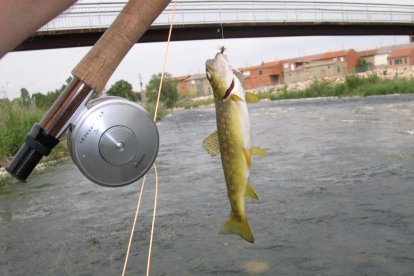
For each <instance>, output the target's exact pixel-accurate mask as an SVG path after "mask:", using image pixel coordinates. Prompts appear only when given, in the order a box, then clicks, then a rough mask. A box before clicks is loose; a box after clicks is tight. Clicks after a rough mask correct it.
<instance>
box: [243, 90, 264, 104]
mask: <svg viewBox="0 0 414 276" xmlns="http://www.w3.org/2000/svg"><path fill="white" fill-rule="evenodd" d="M244 97H245V98H246V102H247V103H257V102H258V101H259V100H260V97H259V96H258V95H256V94H253V93H250V92H245V94H244Z"/></svg>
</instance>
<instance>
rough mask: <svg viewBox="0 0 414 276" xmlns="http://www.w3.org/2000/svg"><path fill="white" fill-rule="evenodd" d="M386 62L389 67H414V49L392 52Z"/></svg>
mask: <svg viewBox="0 0 414 276" xmlns="http://www.w3.org/2000/svg"><path fill="white" fill-rule="evenodd" d="M387 60H388V66H390V67H401V66H411V65H414V48H405V49H398V50H394V51H392V52H391V53H390V55H389V56H388V59H387Z"/></svg>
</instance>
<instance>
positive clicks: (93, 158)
mask: <svg viewBox="0 0 414 276" xmlns="http://www.w3.org/2000/svg"><path fill="white" fill-rule="evenodd" d="M68 89H70V90H76V91H78V93H76V94H75V95H80V94H82V91H86V92H85V93H84V94H85V95H86V94H87V96H86V97H84V99H83V101H80V102H78V104H72V103H73V102H76V100H72V101H71V103H70V104H67V105H68V106H71V105H73V106H76V109H73V110H74V111H73V112H72V115H71V116H70V117H67V114H68V113H69V110H70V108H66V109H63V110H64V111H62V112H61V115H60V116H55V115H54V114H55V113H54V112H53V111H54V110H55V109H54V108H53V107H52V108H51V109H50V110H49V112H48V113H47V114H46V116H45V118H46V119H45V118H44V119H43V120H42V122H40V124H35V125H34V126H33V128H32V130H31V131H30V133H29V134H28V136H27V137H26V140H25V143H24V144H23V145H22V147H21V148H20V150H19V151H18V152H17V154H16V155H15V157H14V158H13V160H12V161H11V163H10V164H9V166H7V167H6V170H7V171H8V172H9V173H10V174H11V175H12V176H14V177H15V178H17V179H19V180H21V181H26V179H27V177H28V176H29V175H30V174H31V172H32V171H33V169H34V168H35V167H36V165H37V163H38V162H39V161H40V159H41V158H42V156H45V155H48V154H49V153H50V151H51V150H52V148H53V147H54V146H55V145H56V144H57V143H58V142H59V140H58V138H60V137H61V136H62V135H63V133H64V132H65V131H66V130H68V139H67V143H68V150H69V153H70V156H71V157H72V160H73V162H74V163H75V164H76V165H77V166H78V168H79V170H80V171H81V172H82V173H83V175H85V176H86V177H87V178H88V179H89V180H91V181H93V182H95V183H96V184H99V185H102V186H109V187H120V186H124V185H127V184H131V183H133V182H135V181H137V180H138V179H139V178H141V177H142V176H144V175H145V173H146V172H147V171H148V170H149V169H150V168H151V166H152V164H153V163H154V161H155V158H156V156H157V153H158V147H159V136H158V130H157V127H156V125H155V123H154V121H153V120H152V118H151V116H150V115H149V113H148V112H147V111H146V110H145V109H144V108H143V107H141V106H140V105H138V104H135V103H133V102H131V101H128V100H125V99H122V98H119V97H110V96H106V97H100V98H97V99H94V100H92V101H89V98H90V96H91V95H92V92H89V89H86V88H85V86H73V87H69V88H68ZM79 91H80V92H79ZM74 98H75V99H76V97H74ZM59 103H60V101H59V99H58V100H57V101H56V103H55V104H56V105H58V104H59ZM49 114H52V115H50V116H49ZM64 116H66V117H67V118H68V119H67V120H66V122H65V123H62V121H63V119H62V118H64ZM49 117H50V118H52V117H53V119H51V120H49V121H48V122H53V123H55V124H51V123H50V124H46V123H44V122H45V121H46V120H48V118H49ZM55 117H57V118H61V119H56V118H55ZM56 122H57V123H58V122H61V123H62V125H60V126H58V127H55V125H56V124H57V123H56ZM43 125H46V126H49V129H50V130H51V131H50V132H48V131H46V130H45V127H43ZM53 131H54V132H53Z"/></svg>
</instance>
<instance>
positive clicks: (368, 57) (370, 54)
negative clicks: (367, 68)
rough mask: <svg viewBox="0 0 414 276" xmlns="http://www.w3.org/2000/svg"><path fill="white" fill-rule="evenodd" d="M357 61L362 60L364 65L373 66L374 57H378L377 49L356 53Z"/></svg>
mask: <svg viewBox="0 0 414 276" xmlns="http://www.w3.org/2000/svg"><path fill="white" fill-rule="evenodd" d="M358 56H359V60H364V61H365V62H366V64H372V65H375V61H376V56H378V49H372V50H364V51H360V52H358Z"/></svg>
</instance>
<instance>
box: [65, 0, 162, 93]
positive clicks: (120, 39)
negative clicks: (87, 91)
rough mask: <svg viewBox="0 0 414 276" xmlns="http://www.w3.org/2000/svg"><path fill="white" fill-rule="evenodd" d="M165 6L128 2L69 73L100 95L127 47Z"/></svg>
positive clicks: (154, 0)
mask: <svg viewBox="0 0 414 276" xmlns="http://www.w3.org/2000/svg"><path fill="white" fill-rule="evenodd" d="M169 3H170V0H129V2H128V3H127V4H126V5H125V7H124V9H123V10H122V11H121V13H120V14H119V15H118V17H117V18H116V19H115V21H114V22H113V23H112V25H111V27H109V29H108V30H106V32H105V33H104V34H103V35H102V37H101V38H100V39H99V40H98V41H97V42H96V44H95V46H94V47H93V48H92V49H91V50H90V51H89V52H88V53H87V54H86V56H85V57H84V58H83V59H82V60H81V61H80V62H79V64H78V65H77V66H76V67H75V68H74V69H73V71H72V74H73V75H74V76H75V77H77V78H78V79H79V80H81V81H82V82H84V83H85V84H86V85H88V86H89V87H90V88H92V90H94V91H95V92H101V91H102V90H103V89H104V87H105V85H106V83H107V81H108V80H109V78H110V77H111V75H112V73H113V72H114V71H115V69H116V68H117V67H118V65H119V63H120V62H121V61H122V59H123V58H124V57H125V55H126V54H127V53H128V51H129V50H130V49H131V47H132V46H133V45H134V44H135V43H136V42H137V41H138V39H139V38H140V37H141V36H142V35H143V34H144V33H145V31H146V30H147V29H148V28H149V27H150V26H151V24H152V23H153V22H154V20H155V19H156V18H157V17H158V16H159V15H160V14H161V12H162V11H163V10H164V9H165V8H166V6H167V5H168V4H169Z"/></svg>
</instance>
